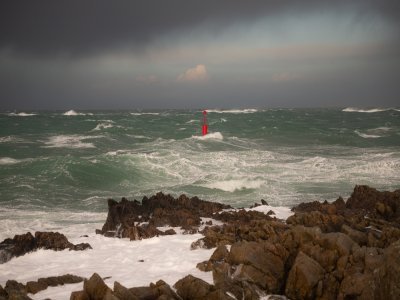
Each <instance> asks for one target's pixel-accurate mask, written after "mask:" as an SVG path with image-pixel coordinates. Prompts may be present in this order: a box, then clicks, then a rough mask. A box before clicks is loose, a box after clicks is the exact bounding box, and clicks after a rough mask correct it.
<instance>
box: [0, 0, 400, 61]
mask: <svg viewBox="0 0 400 300" xmlns="http://www.w3.org/2000/svg"><path fill="white" fill-rule="evenodd" d="M341 6H344V7H346V8H351V9H354V10H356V11H357V12H359V13H360V14H368V13H370V12H371V11H373V12H374V13H375V14H380V15H382V16H383V17H384V18H385V19H387V20H388V21H390V22H391V21H394V22H398V20H399V16H400V5H399V1H382V0H379V1H361V0H357V1H347V0H346V1H345V0H338V1H321V0H318V1H317V0H307V1H278V0H275V1H272V0H262V1H243V0H220V1H217V0H202V1H187V0H162V1H158V0H146V1H131V0H130V1H104V0H85V1H81V0H78V1H76V0H72V1H71V0H68V1H54V0H40V1H32V0H26V1H18V0H16V1H2V2H1V3H0V50H1V49H7V50H11V51H13V52H14V53H19V54H27V55H34V56H44V57H46V56H53V55H59V54H63V55H73V56H80V55H91V54H95V53H98V52H104V51H112V50H114V49H118V48H123V47H128V48H132V49H135V50H140V49H141V48H143V47H146V45H148V43H150V42H151V41H153V40H155V39H156V38H157V37H160V36H163V35H165V34H168V33H170V32H179V31H188V30H190V29H191V28H193V27H196V26H198V25H201V24H206V25H207V26H209V28H211V29H212V30H219V29H221V28H224V27H225V26H229V25H231V24H233V23H236V22H246V21H254V20H255V19H257V18H259V17H262V16H267V15H274V14H278V13H281V12H287V11H289V12H290V11H295V12H296V13H298V12H302V11H304V12H307V11H310V10H316V9H324V8H329V9H332V8H335V7H341Z"/></svg>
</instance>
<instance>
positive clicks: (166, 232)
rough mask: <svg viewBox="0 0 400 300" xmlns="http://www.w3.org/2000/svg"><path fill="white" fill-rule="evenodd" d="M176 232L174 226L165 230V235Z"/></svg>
mask: <svg viewBox="0 0 400 300" xmlns="http://www.w3.org/2000/svg"><path fill="white" fill-rule="evenodd" d="M175 234H176V231H175V230H173V229H172V228H171V229H167V230H165V231H164V235H175Z"/></svg>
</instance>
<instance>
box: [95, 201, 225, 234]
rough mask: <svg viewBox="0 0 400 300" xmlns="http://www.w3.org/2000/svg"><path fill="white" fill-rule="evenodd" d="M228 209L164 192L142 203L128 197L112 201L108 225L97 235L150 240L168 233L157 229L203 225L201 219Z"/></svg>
mask: <svg viewBox="0 0 400 300" xmlns="http://www.w3.org/2000/svg"><path fill="white" fill-rule="evenodd" d="M226 208H231V207H230V206H228V205H224V204H220V203H216V202H209V201H204V200H200V199H199V198H197V197H193V198H188V197H187V196H186V195H181V196H179V197H178V198H174V197H172V196H171V195H164V194H163V193H157V194H156V195H154V196H152V197H150V198H147V197H144V198H143V199H142V202H139V201H137V200H134V201H128V200H127V199H126V198H122V200H121V201H120V202H117V201H115V200H112V199H109V200H108V216H107V220H106V223H105V224H104V225H103V228H102V229H101V230H98V231H97V233H100V234H103V235H105V236H110V237H122V238H124V237H127V238H130V239H131V240H138V239H143V238H150V237H154V236H159V235H164V234H165V232H162V231H160V230H158V229H157V228H156V227H160V226H171V227H183V228H192V227H193V226H199V225H200V222H201V219H200V218H201V217H211V216H213V214H214V213H216V212H219V211H221V210H222V209H226ZM143 223H144V224H143ZM167 234H168V233H167ZM169 234H170V233H169Z"/></svg>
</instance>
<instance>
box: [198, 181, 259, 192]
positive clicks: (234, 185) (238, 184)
mask: <svg viewBox="0 0 400 300" xmlns="http://www.w3.org/2000/svg"><path fill="white" fill-rule="evenodd" d="M262 184H264V181H262V180H250V179H231V180H221V181H214V182H210V183H206V184H200V186H203V187H206V188H209V189H219V190H222V191H224V192H235V191H240V190H244V189H257V188H260V187H261V185H262Z"/></svg>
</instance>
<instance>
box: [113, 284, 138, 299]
mask: <svg viewBox="0 0 400 300" xmlns="http://www.w3.org/2000/svg"><path fill="white" fill-rule="evenodd" d="M114 295H115V296H116V297H117V298H118V299H120V300H139V299H140V298H139V297H137V296H135V295H134V294H133V293H132V292H131V291H130V290H129V289H127V288H126V287H124V286H123V285H121V284H120V283H119V282H118V281H115V282H114Z"/></svg>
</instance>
